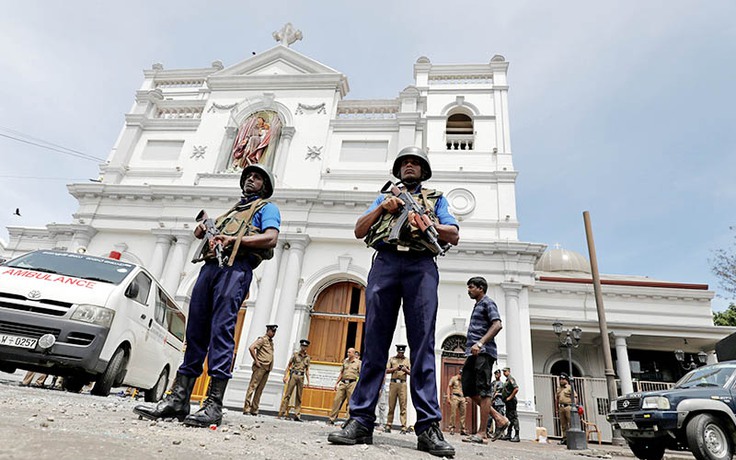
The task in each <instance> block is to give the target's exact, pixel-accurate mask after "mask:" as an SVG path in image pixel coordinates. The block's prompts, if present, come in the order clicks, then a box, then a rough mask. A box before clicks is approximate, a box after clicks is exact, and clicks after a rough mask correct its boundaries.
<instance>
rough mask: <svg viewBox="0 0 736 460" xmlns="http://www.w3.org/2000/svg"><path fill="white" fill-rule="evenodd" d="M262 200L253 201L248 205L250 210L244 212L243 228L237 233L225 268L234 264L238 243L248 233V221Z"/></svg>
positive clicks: (238, 247)
mask: <svg viewBox="0 0 736 460" xmlns="http://www.w3.org/2000/svg"><path fill="white" fill-rule="evenodd" d="M261 201H263V200H262V199H260V198H258V199H256V200H255V201H253V202H252V203H251V205H250V208H248V210H247V211H246V212H245V213H246V214H245V216H244V219H243V226H242V227H241V228H240V231H239V232H238V236H237V238H236V239H235V244H234V245H233V250H232V251H231V252H230V258H229V259H228V260H227V266H228V267H232V266H233V263H234V262H235V256H236V255H237V254H238V249H240V242H241V241H242V240H243V236H245V232H247V231H248V225H249V224H250V220H251V219H252V218H253V214H254V213H255V212H256V209H257V208H258V205H259V204H261Z"/></svg>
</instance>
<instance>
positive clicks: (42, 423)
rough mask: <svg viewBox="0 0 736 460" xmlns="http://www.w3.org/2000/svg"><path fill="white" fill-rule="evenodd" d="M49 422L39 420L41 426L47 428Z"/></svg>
mask: <svg viewBox="0 0 736 460" xmlns="http://www.w3.org/2000/svg"><path fill="white" fill-rule="evenodd" d="M48 427H49V424H48V423H46V422H41V428H48Z"/></svg>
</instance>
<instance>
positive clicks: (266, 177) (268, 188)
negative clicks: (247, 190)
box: [240, 164, 274, 199]
mask: <svg viewBox="0 0 736 460" xmlns="http://www.w3.org/2000/svg"><path fill="white" fill-rule="evenodd" d="M251 171H255V172H257V173H258V174H260V175H261V176H263V198H264V199H265V198H270V197H271V195H273V183H274V180H273V175H272V174H271V171H269V170H268V168H266V167H265V166H263V165H259V164H252V165H248V166H246V167H245V168H243V172H242V173H241V174H240V189H241V190H242V189H243V187H244V186H245V178H246V176H247V175H248V173H249V172H251Z"/></svg>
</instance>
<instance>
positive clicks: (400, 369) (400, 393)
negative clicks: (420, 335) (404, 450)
mask: <svg viewBox="0 0 736 460" xmlns="http://www.w3.org/2000/svg"><path fill="white" fill-rule="evenodd" d="M405 351H406V345H396V356H394V357H392V358H391V359H389V360H388V364H387V365H386V374H390V375H391V383H390V384H389V392H388V419H387V420H386V428H384V430H383V431H384V432H385V433H390V432H391V424H392V423H393V421H394V410H395V409H396V401H397V400H398V401H399V418H400V420H401V434H406V430H407V426H406V377H407V376H408V375H409V373H410V371H411V365H410V364H409V358H407V357H406V356H404V352H405Z"/></svg>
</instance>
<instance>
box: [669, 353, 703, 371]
mask: <svg viewBox="0 0 736 460" xmlns="http://www.w3.org/2000/svg"><path fill="white" fill-rule="evenodd" d="M675 359H676V360H677V362H678V363H680V367H682V368H683V369H684V370H686V371H691V370H693V369H697V368H699V367H700V366H702V365H704V364H705V362H706V360H707V359H708V355H707V354H706V353H705V352H704V351H701V352H699V353H698V362H697V363H696V362H695V360H694V359H693V355H690V362H688V363H686V362H685V352H684V351H682V350H675Z"/></svg>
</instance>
